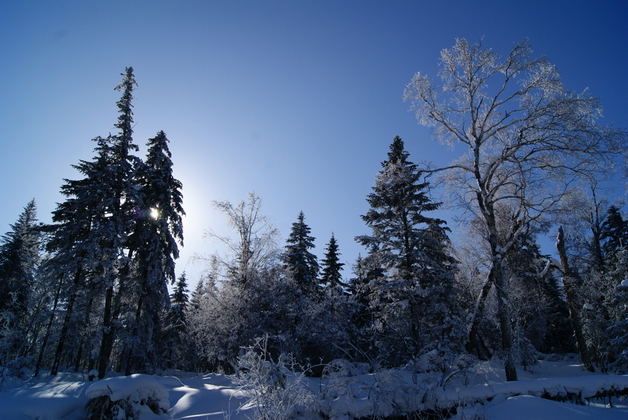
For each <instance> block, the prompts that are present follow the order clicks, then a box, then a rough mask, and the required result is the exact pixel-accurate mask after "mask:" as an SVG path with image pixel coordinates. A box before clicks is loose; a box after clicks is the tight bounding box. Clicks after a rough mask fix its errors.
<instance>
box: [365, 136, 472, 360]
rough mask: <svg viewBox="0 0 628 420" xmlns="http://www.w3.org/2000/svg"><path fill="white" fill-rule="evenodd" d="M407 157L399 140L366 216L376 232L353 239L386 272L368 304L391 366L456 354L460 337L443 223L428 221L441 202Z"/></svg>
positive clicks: (452, 268)
mask: <svg viewBox="0 0 628 420" xmlns="http://www.w3.org/2000/svg"><path fill="white" fill-rule="evenodd" d="M408 157H409V153H408V152H407V151H405V149H404V143H403V140H401V138H399V137H398V136H397V137H395V139H394V140H393V143H392V144H391V146H390V152H389V153H388V160H386V161H385V162H383V163H382V170H381V171H380V172H379V174H378V175H377V178H376V182H375V186H374V187H373V191H374V192H373V193H371V194H369V196H368V197H367V201H368V203H369V204H370V209H369V211H368V212H367V213H366V214H365V215H364V216H362V219H363V220H364V221H365V222H366V224H367V225H368V226H369V227H370V228H371V230H372V233H371V235H364V236H359V237H357V238H356V240H357V241H358V242H359V243H361V244H362V245H364V246H365V247H366V248H367V249H368V251H369V255H368V256H367V258H366V259H367V261H366V263H367V265H368V260H374V261H377V262H378V264H380V265H381V268H382V270H383V274H384V275H383V278H382V280H383V283H382V284H381V285H377V287H376V288H375V289H373V290H372V293H371V297H370V299H372V301H371V303H370V306H371V307H375V308H378V309H377V310H378V312H377V313H376V314H375V315H374V316H375V317H377V318H378V319H377V321H376V323H377V324H379V325H381V326H382V328H381V330H380V336H379V339H380V342H379V343H378V344H377V345H378V346H380V348H381V351H382V353H383V354H385V355H386V356H385V357H386V358H387V362H388V363H392V364H398V363H404V362H407V361H408V360H409V359H410V358H412V357H416V356H419V355H421V354H425V353H427V352H429V351H431V350H434V349H439V350H442V351H444V352H450V351H452V350H453V351H458V350H459V346H460V336H461V335H462V334H463V331H462V330H461V329H460V328H461V322H460V313H459V307H458V305H457V292H456V289H455V285H454V271H455V266H456V261H455V260H454V259H453V257H451V255H450V254H449V252H448V246H449V239H448V237H447V234H446V230H447V229H446V228H445V227H444V226H443V225H444V224H445V222H444V221H442V220H440V219H437V218H432V217H429V216H426V215H425V213H426V212H430V211H434V210H436V209H438V207H439V205H440V204H439V203H434V202H432V201H431V200H430V198H429V197H428V195H427V192H426V190H427V188H428V184H427V183H425V182H420V177H421V172H420V171H418V169H417V166H416V165H415V164H414V163H412V162H410V161H409V160H408ZM375 283H376V282H375ZM400 338H401V340H400ZM408 338H409V339H408Z"/></svg>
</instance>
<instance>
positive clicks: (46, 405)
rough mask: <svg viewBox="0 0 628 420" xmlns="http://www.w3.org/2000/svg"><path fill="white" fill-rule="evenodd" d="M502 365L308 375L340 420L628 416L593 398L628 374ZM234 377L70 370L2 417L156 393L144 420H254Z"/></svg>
mask: <svg viewBox="0 0 628 420" xmlns="http://www.w3.org/2000/svg"><path fill="white" fill-rule="evenodd" d="M502 370H503V369H502V368H501V367H500V366H499V364H498V363H496V362H485V363H482V364H478V365H477V366H476V367H475V369H474V370H473V372H472V373H471V374H469V373H467V374H466V375H465V378H464V381H460V380H457V379H456V375H453V376H451V377H448V380H447V383H445V384H439V386H437V387H434V388H432V389H431V390H430V391H429V392H425V390H426V389H425V388H421V387H420V383H421V380H422V379H426V378H427V379H430V378H432V377H433V378H437V379H438V378H441V379H442V377H441V376H438V374H435V376H434V374H433V375H432V376H430V377H427V376H426V377H420V378H419V382H418V383H419V385H417V382H416V381H417V377H416V375H412V373H411V372H408V371H402V370H396V371H387V372H381V373H377V374H363V375H357V376H351V377H346V376H343V377H332V378H329V379H324V380H321V379H320V378H306V381H305V385H306V386H308V388H309V389H310V390H311V391H312V392H315V393H319V395H320V407H321V409H322V410H325V411H326V413H328V415H329V416H330V418H335V419H350V418H351V416H359V415H366V414H368V413H371V412H372V410H374V409H377V410H380V411H379V412H381V413H385V412H387V411H389V410H394V409H395V407H400V406H401V405H400V403H399V402H400V401H402V402H403V404H406V405H407V406H409V407H410V406H413V405H414V406H416V405H417V404H423V403H424V402H425V401H434V400H438V401H439V404H441V406H450V407H454V406H455V407H460V406H461V405H464V407H463V408H458V414H457V416H454V417H453V419H454V420H463V419H469V418H482V419H486V420H506V419H509V420H517V419H536V420H543V419H553V420H567V419H569V420H574V419H576V420H577V419H610V420H614V419H626V418H628V406H627V405H626V404H625V403H624V402H623V401H620V400H618V399H616V398H614V399H613V401H612V402H613V408H609V407H607V406H605V404H608V403H609V400H608V398H606V399H600V398H597V399H592V400H586V398H590V397H592V396H594V395H596V394H597V393H598V392H600V391H604V390H610V389H623V388H628V376H622V375H601V374H591V373H589V372H587V371H585V370H584V369H583V368H582V366H581V365H580V364H579V363H577V361H575V360H573V359H567V360H565V359H562V360H557V361H549V360H545V361H541V362H540V363H539V364H538V365H537V366H535V367H534V370H533V371H532V372H530V371H523V370H520V371H519V377H520V380H519V381H517V382H505V381H504V380H503V373H502ZM232 379H233V378H232V377H230V376H225V375H218V374H210V375H201V376H189V375H183V374H180V375H178V377H175V376H149V375H132V376H130V377H110V378H106V379H104V380H101V381H96V382H89V381H88V380H87V375H85V376H84V375H80V374H69V373H64V374H60V375H57V376H56V377H48V378H43V379H42V378H39V379H38V378H32V379H30V380H28V381H26V382H23V383H20V384H16V381H13V382H11V383H10V384H9V385H8V386H6V387H4V388H1V389H0V419H2V420H29V419H38V420H80V419H82V418H83V414H82V409H83V407H84V406H85V403H86V402H87V400H88V398H94V397H97V396H101V395H108V396H110V398H111V399H112V400H118V399H126V398H137V396H146V395H151V396H152V397H153V398H156V399H158V400H159V401H160V404H161V406H162V407H164V409H168V411H167V414H166V415H161V416H157V415H155V414H153V413H146V412H143V413H142V414H141V415H140V420H149V419H164V418H166V419H167V418H169V419H172V420H194V419H198V420H201V419H203V420H211V419H216V420H218V419H221V420H222V419H225V418H230V419H232V420H244V419H250V418H254V411H253V409H252V408H251V407H250V406H247V407H246V408H244V409H242V408H241V407H242V406H243V404H244V403H246V402H247V400H246V398H245V396H244V395H242V392H240V391H238V388H237V386H236V385H235V384H234V382H233V380H232ZM458 379H460V378H458ZM400 385H402V387H401V388H405V391H404V390H401V388H400ZM413 386H414V388H413ZM544 393H548V394H552V395H564V396H567V394H569V395H570V396H571V397H574V396H576V398H577V399H582V401H584V403H585V405H576V404H573V403H566V402H557V401H551V400H548V399H543V398H541V395H543V394H544ZM376 395H377V397H376ZM489 399H490V402H488V400H489ZM393 401H394V402H393ZM168 407H169V408H168Z"/></svg>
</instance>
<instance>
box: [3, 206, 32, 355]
mask: <svg viewBox="0 0 628 420" xmlns="http://www.w3.org/2000/svg"><path fill="white" fill-rule="evenodd" d="M40 237H41V234H40V232H39V230H38V226H37V206H36V204H35V200H34V199H33V200H31V201H30V202H29V203H28V204H27V205H26V207H24V211H23V212H22V213H21V214H20V216H19V217H18V220H17V222H16V223H14V224H12V225H11V231H10V232H8V233H6V234H5V235H3V236H2V238H1V240H0V364H2V363H6V362H7V361H8V359H10V358H13V357H17V356H20V355H22V354H20V353H21V350H22V349H23V348H24V347H25V342H26V341H25V339H26V337H25V329H26V325H25V324H26V321H27V317H28V309H29V308H28V303H29V298H30V295H31V291H32V289H33V286H34V284H33V283H34V281H35V273H36V270H37V266H38V264H39V260H40V255H39V244H40Z"/></svg>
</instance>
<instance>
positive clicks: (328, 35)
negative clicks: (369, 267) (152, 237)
mask: <svg viewBox="0 0 628 420" xmlns="http://www.w3.org/2000/svg"><path fill="white" fill-rule="evenodd" d="M627 18H628V3H626V2H625V1H604V0H597V1H579V0H571V1H547V0H545V1H526V2H507V1H482V0H477V1H324V0H323V1H298V0H295V1H261V0H260V1H237V0H236V1H185V0H183V1H176V2H175V1H159V0H153V1H130V0H127V1H106V2H102V1H91V0H89V1H55V2H49V1H29V0H24V1H12V2H11V1H5V2H2V3H1V4H0V81H1V82H2V83H0V127H1V131H0V146H1V148H2V149H1V153H0V176H1V177H2V179H3V182H2V183H0V196H1V197H2V206H0V233H4V232H6V231H8V230H9V229H10V227H9V225H10V224H11V223H14V222H15V220H16V219H17V217H18V215H19V213H20V212H21V211H22V209H23V207H24V206H25V205H26V203H27V202H28V201H29V200H30V199H31V198H33V197H34V198H35V199H36V201H37V204H38V208H39V218H40V220H41V221H44V222H50V213H51V211H53V210H54V208H55V206H56V203H57V202H59V201H61V200H62V197H61V195H60V194H59V189H60V186H61V185H62V183H63V179H64V178H70V179H77V178H79V174H78V173H77V172H76V171H75V170H74V169H73V168H72V167H71V165H73V164H76V163H78V161H79V160H80V159H85V160H90V159H91V158H92V157H93V155H94V153H93V148H94V143H93V142H92V141H90V140H91V139H92V138H94V137H96V136H106V135H107V134H108V133H110V132H114V131H115V130H114V128H113V125H114V124H115V122H116V118H117V110H116V106H115V103H116V101H117V100H118V98H119V93H118V92H115V91H114V90H113V88H114V87H115V86H116V85H117V84H118V83H119V82H120V80H121V76H120V73H121V72H123V71H124V68H125V67H127V66H133V68H134V69H135V76H136V78H137V81H138V83H139V87H138V88H137V90H136V92H135V100H134V106H135V109H134V111H135V123H136V126H135V136H134V138H135V142H136V143H137V144H138V145H140V147H141V152H140V155H141V156H143V155H144V153H145V147H143V146H144V144H145V143H146V140H147V139H148V138H150V137H153V136H154V135H155V134H156V133H157V131H159V130H164V131H165V132H166V134H167V136H168V138H169V139H170V146H171V151H172V153H173V162H174V165H175V166H174V171H175V176H176V177H177V178H178V179H180V180H181V181H182V182H183V185H184V189H183V192H184V207H185V209H186V212H187V214H188V215H187V217H186V218H185V225H184V226H185V232H184V234H185V248H184V250H183V253H182V257H181V259H180V261H179V264H178V271H179V272H181V271H182V270H183V269H185V270H186V271H187V272H188V274H189V277H190V281H191V282H195V281H196V277H197V276H198V273H200V271H201V270H202V268H203V267H202V266H200V265H199V264H191V263H190V262H188V259H189V257H190V256H192V255H193V254H195V253H199V254H209V253H211V252H213V251H214V250H215V249H217V244H215V243H213V242H211V241H209V240H207V239H204V238H203V233H204V231H205V230H206V229H208V228H211V229H213V230H215V231H217V232H219V233H227V232H228V230H227V229H226V228H225V227H224V224H225V219H224V217H223V216H222V215H221V214H220V213H219V212H218V211H217V210H215V209H213V208H212V201H213V200H229V201H231V202H233V203H237V202H239V201H241V200H244V199H246V197H247V194H248V193H249V192H253V191H254V192H255V193H256V194H257V195H259V196H260V197H261V198H262V202H263V205H262V212H263V213H264V214H265V215H267V216H269V217H270V218H271V220H272V221H273V222H274V223H275V225H276V226H277V227H278V228H279V229H280V231H281V234H282V236H281V245H284V244H285V239H286V238H287V236H288V234H289V232H290V227H291V224H292V223H293V222H294V221H295V220H296V218H297V215H298V213H299V211H301V210H302V211H303V212H304V214H305V221H306V223H307V224H308V225H309V226H310V228H311V229H312V235H313V236H315V237H316V238H317V240H316V245H317V248H316V249H315V252H316V253H318V254H319V256H322V253H323V250H324V247H325V244H326V243H327V242H328V241H329V238H330V236H331V234H332V232H334V234H335V236H336V239H337V240H338V243H339V246H340V252H341V253H342V254H343V256H342V259H343V261H345V262H346V263H347V269H346V270H345V273H344V274H345V277H346V278H348V277H350V268H349V267H350V266H351V265H352V264H353V262H354V261H355V259H356V258H357V256H358V253H360V252H361V251H362V250H361V248H360V247H359V246H358V245H357V244H355V242H354V241H353V238H354V237H355V236H356V235H361V234H366V233H368V228H367V227H366V226H365V225H364V223H363V222H362V220H361V219H360V215H361V214H364V213H365V212H366V210H367V203H366V196H367V194H369V193H370V192H371V187H372V186H373V182H374V177H375V175H376V173H377V171H378V170H379V169H380V162H381V161H383V160H384V159H385V158H386V153H387V152H388V146H389V144H390V143H391V141H392V139H393V138H394V137H395V136H396V135H399V136H401V137H402V138H403V139H404V141H405V143H406V147H407V149H408V150H409V151H410V153H411V159H412V160H413V161H415V162H417V163H418V162H421V161H433V162H436V163H443V164H444V163H446V162H448V161H450V160H451V159H452V158H453V157H455V156H456V153H455V151H449V150H447V149H446V148H445V147H443V146H440V145H439V144H437V143H436V142H434V141H433V140H432V139H431V135H430V133H429V131H428V130H427V129H425V128H423V127H420V126H419V125H418V124H417V123H416V120H415V118H414V116H413V114H412V113H411V112H408V104H407V103H404V102H403V101H402V94H403V90H404V87H405V86H406V84H407V83H409V81H410V79H411V78H412V76H413V75H414V74H415V73H416V72H418V71H420V72H422V73H428V74H430V75H436V72H437V70H438V57H439V53H440V51H441V50H442V49H444V48H449V47H451V46H452V45H453V44H454V42H455V39H456V38H467V39H469V40H470V41H477V40H479V39H480V38H482V37H483V39H484V45H485V46H486V47H490V48H493V49H494V50H496V51H497V52H499V53H501V54H506V53H508V51H509V50H510V48H511V47H512V46H513V45H514V44H515V43H517V42H520V41H522V40H523V39H525V38H528V39H529V40H530V42H531V44H532V45H533V48H534V53H535V55H545V56H547V57H548V58H549V60H550V61H551V62H552V63H554V64H556V65H557V67H558V69H559V71H560V73H561V76H562V79H563V82H564V83H565V85H566V87H567V88H568V89H570V90H574V91H582V90H584V89H585V88H589V90H590V92H591V93H592V94H593V95H594V96H599V97H601V98H602V104H603V105H604V107H605V118H604V120H603V122H604V123H615V124H617V125H619V126H622V127H626V126H628V112H627V111H628V105H627V102H626V98H628V83H627V82H626V69H628V46H627V45H628V26H627V25H626V24H625V22H626V19H627ZM435 193H436V194H438V191H436V192H435ZM622 193H623V191H622ZM435 198H436V199H437V198H438V195H437V196H436V197H435ZM444 217H445V218H447V214H445V215H444ZM450 224H451V225H452V226H451V227H452V228H453V229H454V230H455V226H454V225H453V223H450Z"/></svg>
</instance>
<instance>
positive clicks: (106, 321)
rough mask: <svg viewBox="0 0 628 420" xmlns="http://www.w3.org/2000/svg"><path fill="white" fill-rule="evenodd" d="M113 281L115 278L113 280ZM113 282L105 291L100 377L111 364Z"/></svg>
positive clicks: (99, 359) (99, 377)
mask: <svg viewBox="0 0 628 420" xmlns="http://www.w3.org/2000/svg"><path fill="white" fill-rule="evenodd" d="M111 281H113V280H111ZM112 305H113V284H111V285H109V286H107V290H106V291H105V308H104V311H103V322H102V340H101V342H100V353H99V354H98V379H102V378H104V377H105V374H106V373H107V365H108V364H109V356H110V355H111V350H112V349H113V337H114V332H113V316H112Z"/></svg>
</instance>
